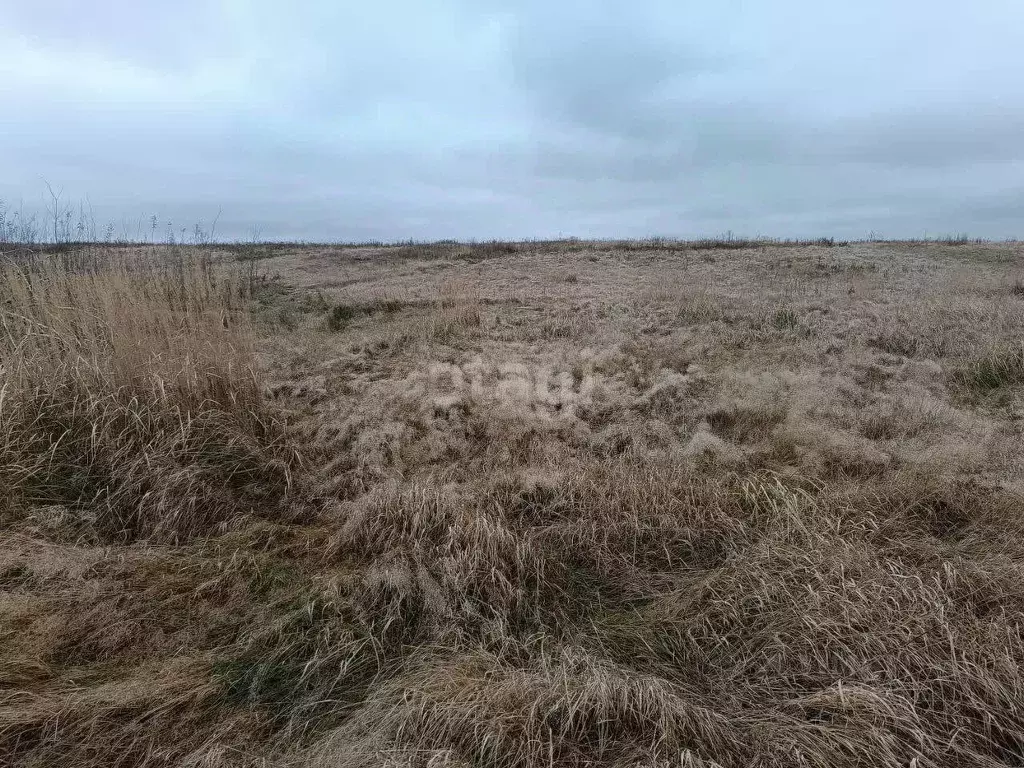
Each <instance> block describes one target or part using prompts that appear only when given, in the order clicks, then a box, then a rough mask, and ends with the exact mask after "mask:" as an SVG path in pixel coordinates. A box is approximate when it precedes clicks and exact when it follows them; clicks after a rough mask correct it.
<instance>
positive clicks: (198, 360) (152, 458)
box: [0, 251, 290, 539]
mask: <svg viewBox="0 0 1024 768" xmlns="http://www.w3.org/2000/svg"><path fill="white" fill-rule="evenodd" d="M253 279H254V278H253V274H252V273H251V271H248V270H245V269H243V268H240V267H238V266H237V265H223V264H218V263H215V262H214V261H213V260H212V259H211V258H210V257H209V256H208V255H207V254H205V253H203V252H201V251H153V252H150V253H145V254H139V253H125V252H117V251H108V252H103V253H101V254H99V255H98V256H94V258H92V259H79V260H76V261H69V260H67V259H61V258H57V257H49V258H41V259H40V258H36V259H33V260H32V261H23V262H21V263H8V264H6V265H4V266H3V267H2V268H0V360H2V363H0V457H2V460H0V479H2V481H3V483H4V485H5V486H6V487H7V488H8V489H10V494H8V507H9V508H11V509H13V508H15V507H17V508H21V509H25V508H31V507H32V506H37V505H46V504H56V505H64V506H66V507H69V508H72V509H74V508H79V509H81V510H82V511H83V514H88V515H90V516H94V517H95V528H96V532H97V534H98V535H99V536H100V537H101V538H113V539H133V538H137V537H141V536H147V537H148V536H159V537H165V538H172V539H173V538H178V537H188V536H192V535H195V534H197V533H201V532H203V531H207V530H210V528H211V526H214V525H216V524H220V523H224V522H226V521H227V520H229V519H230V518H232V517H233V516H235V515H238V514H242V513H244V512H245V510H246V509H247V508H248V507H252V506H254V505H256V504H257V503H259V504H262V503H265V502H270V501H271V500H273V499H279V498H281V497H282V496H283V495H284V494H285V493H286V491H287V488H288V486H289V485H290V475H289V470H288V466H289V461H290V459H289V457H288V455H287V451H285V450H284V449H283V444H282V431H281V425H280V424H278V423H276V422H275V420H274V417H273V416H272V415H271V414H270V413H269V412H268V411H267V410H266V409H265V408H264V407H263V405H262V402H261V389H260V382H259V379H258V376H257V374H256V370H255V367H254V348H253V338H252V333H251V331H250V329H249V326H248V320H247V316H246V313H245V311H244V309H245V306H246V302H247V301H248V299H249V297H250V295H251V292H252V290H253Z"/></svg>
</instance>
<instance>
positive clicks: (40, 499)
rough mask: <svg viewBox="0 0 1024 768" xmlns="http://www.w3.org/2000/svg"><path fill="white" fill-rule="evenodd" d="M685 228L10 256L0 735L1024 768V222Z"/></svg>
mask: <svg viewBox="0 0 1024 768" xmlns="http://www.w3.org/2000/svg"><path fill="white" fill-rule="evenodd" d="M705 245H706V247H704V246H702V245H701V244H688V245H686V247H682V245H681V244H678V243H672V242H671V241H660V240H657V241H650V242H646V241H644V242H641V241H633V242H630V243H613V242H608V243H583V242H560V243H531V244H522V243H521V244H511V245H509V244H501V243H484V244H476V245H460V244H457V243H441V244H431V245H426V246H417V245H405V246H392V247H380V248H376V247H370V246H365V247H358V248H356V247H353V248H347V249H343V250H342V249H314V248H308V247H307V248H295V249H288V248H278V249H274V250H273V251H272V252H268V253H266V254H262V255H261V259H262V260H261V262H260V264H261V266H262V267H263V268H264V269H266V270H268V271H271V272H274V273H278V274H280V276H281V277H280V279H277V280H263V279H262V278H260V277H258V276H256V275H255V274H254V273H253V272H252V271H251V270H249V269H240V268H239V264H238V263H236V262H234V261H231V260H225V259H222V258H221V257H220V256H219V255H218V254H214V253H211V252H209V251H203V250H198V249H179V250H174V249H152V250H149V251H146V252H142V251H139V250H135V251H133V250H131V249H121V250H120V251H118V252H116V253H114V252H107V251H92V252H89V253H83V254H79V255H77V256H74V257H71V256H69V255H68V254H63V255H61V258H57V257H46V258H43V259H42V260H40V261H37V262H34V263H31V264H19V265H9V266H8V267H6V268H5V270H4V271H3V272H2V274H0V311H2V313H3V314H2V315H0V317H2V321H3V322H2V326H0V329H2V331H3V335H2V338H0V352H2V358H0V359H2V361H3V363H2V366H3V367H2V369H0V483H2V484H3V486H4V491H5V492H4V494H3V497H2V499H0V512H2V518H0V765H24V766H33V765H47V766H50V765H53V766H80V765H85V766H97V767H98V766H106V765H122V766H136V765H138V766H158V765H162V766H171V765H174V766H178V765H188V766H256V765H260V766H298V765H314V766H325V767H326V766H367V767H369V766H378V765H388V766H396V767H397V766H409V767H411V766H424V768H426V767H428V766H429V767H436V766H481V765H486V766H494V767H495V768H504V767H512V766H514V767H516V768H527V767H528V766H553V765H554V766H573V767H578V768H583V766H597V765H608V766H621V767H622V768H626V766H630V767H631V768H632V767H634V766H658V767H659V768H661V767H662V766H664V767H665V768H667V767H668V766H689V767H692V768H697V767H701V768H713V767H715V766H717V767H719V768H723V767H724V768H731V767H733V766H735V767H737V768H739V767H740V766H764V767H766V768H767V767H768V766H779V767H780V768H781V767H782V766H794V768H795V767H797V766H799V767H800V768H805V767H806V766H820V767H821V768H825V766H860V765H885V766H916V767H917V768H924V767H925V766H934V767H942V768H945V767H947V766H948V767H949V768H953V767H954V766H963V765H983V766H993V767H995V766H1012V765H1019V764H1021V762H1022V761H1024V715H1022V712H1024V640H1022V637H1021V634H1020V627H1021V626H1022V625H1024V544H1022V542H1024V535H1022V534H1024V485H1022V483H1021V481H1020V478H1021V477H1022V476H1024V460H1022V456H1021V452H1020V448H1019V447H1020V445H1021V441H1022V439H1024V434H1022V429H1021V426H1020V425H1021V422H1020V414H1021V412H1022V410H1021V408H1022V405H1024V399H1022V395H1024V387H1022V384H1021V382H1022V379H1021V378H1020V377H1019V376H1018V373H1019V371H1018V368H1019V367H1020V366H1019V365H1018V363H1019V360H1018V358H1019V354H1018V352H1019V344H1020V337H1021V334H1022V331H1024V304H1022V303H1021V302H1020V300H1019V298H1017V297H1016V296H1014V295H1013V294H1012V292H1008V291H1007V290H1006V286H1007V285H1009V284H1012V280H1013V279H1014V276H1015V275H1017V273H1016V272H1014V269H1016V267H1015V264H1014V260H1013V258H1012V257H1013V254H1014V253H1015V251H1014V249H1015V248H1016V247H1017V246H1016V245H1014V244H1006V245H999V246H996V245H992V244H978V243H971V242H962V243H961V242H958V243H957V244H956V245H957V247H956V248H950V247H946V245H945V244H942V243H934V244H914V245H913V246H912V247H911V246H910V245H908V244H899V243H875V244H864V243H861V244H849V245H844V246H843V247H842V248H838V247H832V244H830V243H826V242H814V243H805V244H801V243H783V242H771V243H765V242H761V241H751V242H747V241H736V240H731V239H729V240H726V241H723V242H717V241H716V243H714V244H705ZM768 245H770V246H771V247H767V246H768ZM711 250H713V251H714V253H713V255H712V254H711V253H710V251H711ZM702 251H708V252H709V253H708V254H707V256H708V258H703V257H701V252H702ZM567 275H568V276H571V277H572V279H569V278H568V277H567ZM250 310H251V312H250ZM253 317H255V322H254V321H253V320H252V318H253Z"/></svg>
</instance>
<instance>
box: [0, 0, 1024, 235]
mask: <svg viewBox="0 0 1024 768" xmlns="http://www.w3.org/2000/svg"><path fill="white" fill-rule="evenodd" d="M0 19H2V23H0V126H2V127H0V200H4V201H6V202H7V203H8V204H9V205H10V204H14V205H15V206H16V205H18V204H19V202H21V203H23V204H24V206H25V207H26V208H32V207H37V206H39V205H40V204H41V201H42V196H43V194H44V193H45V185H44V184H43V180H44V179H45V180H47V181H49V182H50V184H52V185H53V187H54V188H55V189H59V188H62V189H63V190H64V194H65V196H66V197H67V198H68V199H71V200H74V201H76V202H77V201H78V200H85V199H86V197H87V198H88V200H89V202H90V203H91V205H92V207H93V210H94V212H95V217H96V218H97V219H98V220H101V221H102V222H106V221H107V220H108V219H113V220H115V221H117V222H118V227H119V228H121V227H122V222H127V221H137V220H138V219H139V218H140V217H146V218H148V217H149V216H150V215H151V214H158V215H159V216H160V221H161V225H160V226H161V228H162V229H163V228H164V227H165V223H164V222H166V221H168V220H170V221H172V222H173V226H174V227H175V228H179V227H181V226H191V225H192V224H193V223H194V222H195V221H196V220H199V219H202V220H203V221H204V222H206V223H209V221H210V219H212V218H213V216H214V215H215V214H216V212H217V210H218V209H222V210H223V213H222V215H221V219H220V223H219V225H218V234H220V235H223V236H226V237H244V236H246V235H247V234H248V233H249V232H250V231H251V228H252V227H253V226H254V225H257V226H259V227H260V228H261V231H262V235H263V237H265V238H268V239H270V238H276V239H285V238H296V239H346V240H352V239H356V240H359V239H371V238H383V239H388V240H393V239H404V238H410V237H413V238H430V239H434V238H443V237H457V238H481V239H483V238H492V237H503V238H504V237H547V236H557V235H577V236H581V237H592V236H623V237H629V236H646V235H668V236H697V235H716V234H720V233H724V232H726V231H727V230H732V231H733V232H735V233H737V234H743V235H774V236H809V235H819V234H820V235H825V234H828V235H835V236H839V237H864V236H866V235H867V234H868V233H869V232H871V231H874V232H876V233H879V234H883V235H887V236H920V235H924V234H930V235H937V234H949V233H955V232H968V233H970V234H972V235H976V236H986V237H994V238H1002V237H1009V236H1021V237H1024V45H1022V42H1021V31H1022V30H1024V3H1021V2H1020V0H971V2H952V0H927V1H925V0H858V2H848V3H828V2H821V1H820V0H759V1H756V2H755V1H748V0H714V2H712V1H711V0H706V2H703V3H694V2H682V1H681V0H676V1H675V2H672V1H669V0H666V1H665V2H659V1H655V0H632V2H626V1H625V0H623V1H622V2H610V1H602V0H588V1H587V2H566V1H565V0H560V1H559V2H551V0H548V1H547V2H542V1H541V0H523V1H522V2H515V1H514V0H508V1H506V2H501V1H500V0H431V2H413V0H406V1H405V2H398V1H396V0H375V1H374V2H358V3H354V2H345V0H333V1H329V0H322V1H321V2H313V1H311V0H292V1H291V2H287V3H285V2H280V0H273V1H269V0H221V1H220V2H215V1H213V0H209V1H206V0H179V2H175V3H170V2H167V3H163V2H161V3H156V2H141V1H140V0H94V1H93V2H91V3H83V2H81V0H60V1H58V0H32V1H31V2H30V1H29V0H0ZM146 226H147V227H148V224H147V225H146ZM131 228H132V229H135V228H136V225H135V224H132V225H131Z"/></svg>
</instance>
